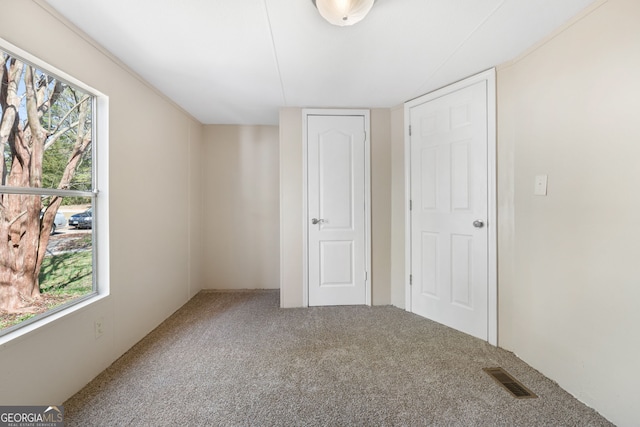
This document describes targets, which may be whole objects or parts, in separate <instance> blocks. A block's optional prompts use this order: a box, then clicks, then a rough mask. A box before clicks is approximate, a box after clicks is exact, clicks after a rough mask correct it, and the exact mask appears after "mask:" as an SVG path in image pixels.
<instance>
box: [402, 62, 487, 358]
mask: <svg viewBox="0 0 640 427" xmlns="http://www.w3.org/2000/svg"><path fill="white" fill-rule="evenodd" d="M481 81H486V82H487V175H488V176H487V179H488V183H487V184H488V190H489V191H488V193H487V198H488V203H487V215H488V218H487V228H488V236H487V237H488V241H487V242H488V243H487V253H488V264H489V265H488V269H487V271H488V273H487V276H488V277H487V281H488V283H487V293H488V295H487V341H488V342H489V344H492V345H498V258H497V253H498V252H497V232H498V227H497V205H496V204H497V194H496V188H497V187H496V185H497V181H496V145H497V141H496V71H495V68H491V69H489V70H486V71H483V72H481V73H479V74H476V75H474V76H471V77H468V78H466V79H464V80H460V81H458V82H456V83H453V84H451V85H449V86H446V87H443V88H441V89H438V90H435V91H433V92H430V93H428V94H426V95H423V96H420V97H418V98H415V99H412V100H410V101H407V102H406V103H405V104H404V123H405V139H404V158H405V179H404V181H405V202H406V203H405V310H407V311H411V285H409V276H410V274H411V212H410V211H409V200H410V198H411V138H410V136H409V125H410V124H411V108H413V107H415V106H418V105H420V104H424V103H425V102H429V101H432V100H434V99H436V98H440V97H442V96H444V95H447V94H449V93H452V92H455V91H458V90H460V89H463V88H465V87H468V86H471V85H474V84H476V83H478V82H481Z"/></svg>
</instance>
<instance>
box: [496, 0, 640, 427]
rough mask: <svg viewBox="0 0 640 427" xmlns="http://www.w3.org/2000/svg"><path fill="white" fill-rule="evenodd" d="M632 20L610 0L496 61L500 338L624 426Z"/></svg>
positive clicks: (637, 200) (633, 319)
mask: <svg viewBox="0 0 640 427" xmlns="http://www.w3.org/2000/svg"><path fill="white" fill-rule="evenodd" d="M639 23H640V2H638V1H637V0H609V1H608V2H606V3H605V4H604V5H602V6H601V7H599V8H598V9H597V10H595V11H593V12H592V13H591V14H588V15H587V16H584V17H583V18H582V19H581V20H578V21H577V22H575V23H574V24H573V25H572V26H570V27H568V28H567V29H566V30H565V31H563V32H561V33H559V34H558V35H557V36H555V37H554V38H552V39H551V40H549V41H547V43H545V44H543V45H542V46H540V47H539V48H537V49H535V50H533V51H532V52H530V53H528V55H526V56H524V57H522V58H521V59H519V60H518V61H516V62H515V63H513V64H510V65H507V66H504V67H501V68H500V69H499V71H498V96H499V98H498V109H499V111H498V121H499V123H498V131H499V136H498V146H499V182H500V183H499V197H500V200H499V215H500V223H501V224H500V237H499V253H500V255H499V256H500V258H499V266H500V270H499V290H500V313H499V315H500V324H499V327H500V332H499V343H500V346H502V347H504V348H506V349H509V350H512V351H514V352H515V353H516V354H517V355H518V356H520V357H521V358H522V359H523V360H525V361H526V362H528V363H529V364H531V365H532V366H533V367H535V368H536V369H538V370H540V371H541V372H542V373H544V374H545V375H547V376H549V377H551V378H553V379H554V380H556V381H557V382H558V383H559V384H560V386H562V387H563V388H565V389H566V390H568V391H569V392H570V393H572V394H574V395H575V396H577V397H578V398H579V399H580V400H582V401H583V402H585V403H587V404H588V405H590V406H593V407H594V408H596V409H597V410H598V411H599V412H600V413H601V414H603V415H604V416H605V417H607V418H608V419H610V420H611V421H613V422H614V423H616V424H618V425H621V426H623V425H626V426H632V425H639V424H640V415H639V412H638V402H640V392H639V391H638V390H639V389H638V387H637V384H635V382H637V380H638V379H639V378H640V367H639V365H638V360H640V268H639V267H638V266H639V265H640V264H639V260H640V225H639V224H640V221H639V220H638V212H640V191H639V190H638V184H639V183H640V167H638V165H639V159H640V126H639V123H640V120H639V117H640V96H639V95H640V25H639ZM539 174H547V175H548V179H549V187H548V195H547V196H546V197H541V196H534V195H533V183H534V177H535V176H536V175H539Z"/></svg>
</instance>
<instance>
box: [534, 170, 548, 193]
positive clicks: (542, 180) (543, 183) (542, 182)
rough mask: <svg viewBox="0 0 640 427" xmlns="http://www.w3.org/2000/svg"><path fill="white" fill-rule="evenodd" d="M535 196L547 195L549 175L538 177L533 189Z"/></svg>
mask: <svg viewBox="0 0 640 427" xmlns="http://www.w3.org/2000/svg"><path fill="white" fill-rule="evenodd" d="M533 194H534V195H536V196H546V195H547V175H537V176H536V179H535V184H534V188H533Z"/></svg>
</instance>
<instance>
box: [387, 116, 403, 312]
mask: <svg viewBox="0 0 640 427" xmlns="http://www.w3.org/2000/svg"><path fill="white" fill-rule="evenodd" d="M404 154H405V153H404V105H399V106H397V107H394V108H392V109H391V224H390V225H391V278H390V286H391V289H390V292H391V295H390V298H391V304H393V305H395V306H396V307H400V308H405V263H406V260H405V254H404V252H405V247H404V246H405V234H406V230H405V215H406V207H407V206H406V197H405V169H404Z"/></svg>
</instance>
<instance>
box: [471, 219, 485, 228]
mask: <svg viewBox="0 0 640 427" xmlns="http://www.w3.org/2000/svg"><path fill="white" fill-rule="evenodd" d="M473 226H474V227H475V228H482V227H484V222H482V221H481V220H479V219H476V220H475V221H473Z"/></svg>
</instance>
